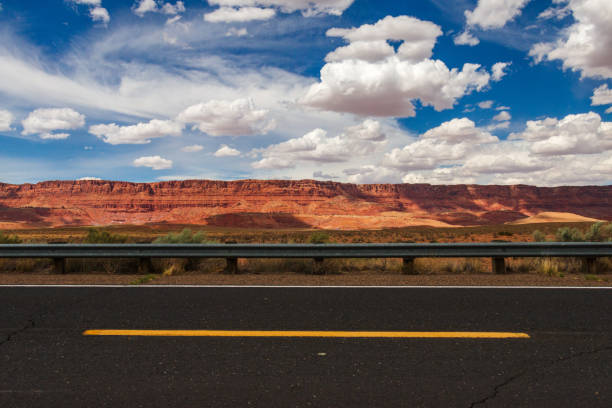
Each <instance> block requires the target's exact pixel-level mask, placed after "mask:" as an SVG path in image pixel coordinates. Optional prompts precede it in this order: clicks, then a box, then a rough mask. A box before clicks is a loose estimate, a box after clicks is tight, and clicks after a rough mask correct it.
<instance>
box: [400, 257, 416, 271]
mask: <svg viewBox="0 0 612 408" xmlns="http://www.w3.org/2000/svg"><path fill="white" fill-rule="evenodd" d="M402 273H403V274H404V275H416V274H417V273H416V271H415V270H414V258H403V259H402Z"/></svg>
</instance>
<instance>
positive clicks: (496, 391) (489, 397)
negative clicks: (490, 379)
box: [470, 346, 612, 408]
mask: <svg viewBox="0 0 612 408" xmlns="http://www.w3.org/2000/svg"><path fill="white" fill-rule="evenodd" d="M603 351H612V346H605V347H601V348H598V349H595V350H587V351H582V352H580V353H574V354H571V355H569V356H567V357H562V358H560V359H558V360H555V361H552V362H550V364H547V365H545V366H544V367H539V368H537V367H536V368H535V370H536V371H537V370H545V369H548V368H551V367H553V366H555V365H557V364H559V363H563V362H565V361H569V360H573V359H576V358H580V357H584V356H587V355H590V354H597V353H601V352H603ZM525 374H527V371H521V372H520V373H518V374H515V375H513V376H512V377H510V378H508V379H507V380H505V381H504V382H502V383H501V384H498V385H496V386H495V388H493V392H492V393H491V394H489V395H487V396H486V397H484V398H483V399H481V400H478V401H475V402H472V403H471V404H470V408H473V407H475V406H477V405H481V404H486V403H487V402H488V401H491V400H492V399H495V397H497V395H498V394H499V392H500V390H501V389H502V388H504V387H506V386H507V385H509V384H511V383H512V382H514V381H516V380H518V379H519V378H521V377H522V376H524V375H525Z"/></svg>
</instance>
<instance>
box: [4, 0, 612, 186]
mask: <svg viewBox="0 0 612 408" xmlns="http://www.w3.org/2000/svg"><path fill="white" fill-rule="evenodd" d="M610 21H612V2H611V1H610V0H422V1H402V2H399V1H393V0H388V1H387V0H208V1H206V0H183V1H174V0H172V1H166V0H133V1H132V0H44V1H42V0H39V1H34V0H30V1H23V0H0V182H4V183H34V182H39V181H43V180H74V179H103V180H125V181H134V182H153V181H165V180H184V179H220V180H236V179H316V180H331V181H339V182H351V183H429V184H503V185H506V184H531V185H538V186H559V185H609V184H611V183H612V24H610Z"/></svg>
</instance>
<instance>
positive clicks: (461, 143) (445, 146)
mask: <svg viewBox="0 0 612 408" xmlns="http://www.w3.org/2000/svg"><path fill="white" fill-rule="evenodd" d="M498 141H499V139H498V138H497V137H495V136H493V135H491V134H490V133H489V132H488V131H486V130H484V129H480V128H478V127H477V126H476V124H475V123H474V122H473V121H471V120H470V119H468V118H461V119H452V120H450V121H448V122H444V123H442V124H441V125H440V126H438V127H435V128H433V129H430V130H428V131H427V132H425V133H424V134H422V135H421V137H420V138H419V139H418V140H417V141H415V142H413V143H410V144H408V145H406V146H405V147H403V148H401V149H400V148H395V149H393V150H392V151H391V152H389V153H387V154H386V155H385V159H384V161H383V163H384V164H385V165H386V166H387V167H393V168H397V169H401V170H424V169H434V168H436V167H438V166H440V165H442V164H454V163H458V162H459V161H460V160H461V159H464V158H465V157H466V156H467V155H468V154H469V153H470V152H472V151H473V149H474V146H475V145H479V144H487V143H495V142H498Z"/></svg>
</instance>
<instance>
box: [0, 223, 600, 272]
mask: <svg viewBox="0 0 612 408" xmlns="http://www.w3.org/2000/svg"><path fill="white" fill-rule="evenodd" d="M546 241H549V242H554V241H558V242H586V241H597V242H605V241H612V223H607V224H606V223H595V224H593V223H576V224H571V225H570V226H568V225H564V224H559V223H551V224H525V225H498V226H475V227H459V228H432V227H410V228H397V229H387V230H373V231H335V230H331V231H312V230H257V229H229V228H218V227H216V228H214V227H213V228H211V227H200V229H198V230H192V229H191V227H190V226H169V225H158V226H117V227H104V228H82V227H64V228H57V229H55V228H54V229H38V230H36V229H33V230H15V231H5V232H2V231H0V244H19V243H47V242H48V243H90V244H100V243H101V244H124V243H155V244H205V243H296V244H297V243H312V244H326V243H402V242H403V243H412V242H416V243H433V242H546ZM506 264H507V269H508V271H509V272H510V273H518V274H527V273H531V274H540V275H543V276H551V277H565V276H568V275H570V274H584V273H585V264H584V262H583V260H581V259H574V258H523V259H518V258H517V259H507V263H506ZM225 265H226V263H225V260H224V259H198V258H191V259H153V260H152V262H151V263H150V264H149V265H147V269H146V270H141V269H142V265H141V264H139V262H138V261H137V260H134V259H100V260H88V259H68V260H67V263H66V271H67V273H70V274H89V273H97V274H135V273H137V271H140V273H142V274H143V276H144V277H150V276H159V275H161V274H164V275H183V274H216V273H222V272H223V270H224V268H225ZM238 267H239V270H240V271H241V272H242V273H252V274H275V273H287V272H293V273H299V274H310V273H313V260H312V259H239V260H238ZM323 267H324V270H325V273H327V274H399V273H401V270H402V261H401V260H400V259H329V260H325V261H324V264H323ZM415 270H416V271H417V272H418V273H419V274H446V275H449V274H466V275H470V274H485V273H490V271H491V260H490V259H486V258H483V259H480V258H475V259H463V258H461V259H417V260H416V262H415ZM595 271H596V272H598V273H612V260H611V259H609V258H599V259H598V260H597V262H596V264H595ZM0 272H5V273H53V264H52V262H51V261H50V260H46V259H18V260H13V259H0ZM152 274H154V275H152ZM585 276H586V275H585ZM585 279H586V278H585Z"/></svg>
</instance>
